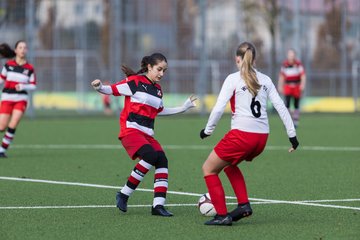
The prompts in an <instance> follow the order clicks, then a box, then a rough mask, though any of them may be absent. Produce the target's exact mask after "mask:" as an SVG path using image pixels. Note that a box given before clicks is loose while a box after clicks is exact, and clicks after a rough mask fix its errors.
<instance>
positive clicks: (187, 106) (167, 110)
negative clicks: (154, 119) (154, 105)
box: [158, 95, 197, 116]
mask: <svg viewBox="0 0 360 240" xmlns="http://www.w3.org/2000/svg"><path fill="white" fill-rule="evenodd" d="M196 99H197V98H196V97H195V96H193V95H191V96H190V97H189V98H188V99H187V100H186V101H185V102H184V104H183V105H182V106H180V107H173V108H166V107H164V108H162V110H161V112H159V114H158V115H159V116H169V115H174V114H178V113H183V112H186V111H187V110H189V109H190V108H193V107H196V104H195V101H196Z"/></svg>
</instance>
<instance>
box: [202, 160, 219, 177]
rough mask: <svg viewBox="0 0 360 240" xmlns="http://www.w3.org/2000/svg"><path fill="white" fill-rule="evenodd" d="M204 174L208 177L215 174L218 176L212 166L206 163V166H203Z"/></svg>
mask: <svg viewBox="0 0 360 240" xmlns="http://www.w3.org/2000/svg"><path fill="white" fill-rule="evenodd" d="M201 169H202V172H203V175H204V176H208V175H213V174H217V173H216V172H215V171H214V169H212V168H211V166H210V165H209V164H208V163H207V162H206V161H205V162H204V164H203V165H202V168H201Z"/></svg>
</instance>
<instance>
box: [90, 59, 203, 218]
mask: <svg viewBox="0 0 360 240" xmlns="http://www.w3.org/2000/svg"><path fill="white" fill-rule="evenodd" d="M167 68H168V66H167V60H166V58H165V56H164V55H162V54H161V53H154V54H152V55H151V56H145V57H144V58H143V59H142V61H141V69H140V70H139V71H138V72H136V73H135V72H134V71H133V70H131V69H130V68H128V67H125V66H123V67H122V70H123V72H124V73H125V75H126V76H127V78H126V79H124V80H122V81H120V82H118V83H116V84H113V85H102V83H101V81H100V80H98V79H96V80H94V81H93V82H92V83H91V84H92V86H93V87H94V89H95V90H97V91H98V92H100V93H103V94H109V95H110V94H113V95H115V96H125V103H124V109H123V110H122V112H121V115H120V134H119V139H120V140H121V143H122V144H123V146H124V148H125V150H126V151H127V153H128V154H129V156H130V157H131V158H132V159H133V160H134V159H136V158H139V159H140V161H139V162H138V163H137V164H136V166H135V168H134V170H133V171H132V172H131V175H130V177H129V178H128V181H127V183H126V184H125V186H124V187H123V188H122V189H121V191H119V192H118V193H117V194H116V202H117V204H116V205H117V207H118V208H119V209H120V210H121V211H123V212H126V211H127V201H128V198H129V196H130V195H131V194H132V193H133V192H134V190H135V189H136V187H137V186H138V185H139V183H140V182H141V181H142V180H143V178H144V176H145V175H146V173H147V172H148V171H149V170H150V168H151V167H152V166H155V177H154V201H153V206H152V209H151V213H152V215H158V216H164V217H170V216H173V214H172V213H171V212H169V211H167V210H166V209H165V208H164V205H165V200H166V192H167V189H168V160H167V158H166V156H165V153H164V150H163V149H162V147H161V145H160V144H159V142H158V141H156V140H155V139H154V138H153V135H154V121H155V118H156V116H157V115H172V114H176V113H181V112H185V111H186V110H188V109H190V108H192V107H194V106H195V104H194V101H195V100H196V99H195V98H194V97H192V96H191V97H190V98H189V99H187V101H186V102H185V103H184V104H183V106H181V107H175V108H165V107H164V106H163V101H162V97H163V92H162V90H161V86H160V85H159V84H158V82H159V81H160V80H161V78H162V77H163V76H164V73H165V71H166V70H167Z"/></svg>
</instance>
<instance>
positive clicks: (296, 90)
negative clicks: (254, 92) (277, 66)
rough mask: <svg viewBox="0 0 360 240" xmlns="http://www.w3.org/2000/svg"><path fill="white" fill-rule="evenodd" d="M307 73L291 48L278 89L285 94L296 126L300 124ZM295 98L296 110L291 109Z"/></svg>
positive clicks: (283, 66) (282, 67) (286, 103)
mask: <svg viewBox="0 0 360 240" xmlns="http://www.w3.org/2000/svg"><path fill="white" fill-rule="evenodd" d="M305 83H306V75H305V70H304V67H303V65H302V64H301V62H300V60H298V59H296V53H295V50H293V49H289V50H288V52H287V59H286V60H285V61H284V62H283V64H282V65H281V70H280V76H279V81H278V91H279V92H280V93H281V94H283V95H284V96H285V105H286V107H287V108H288V109H289V111H290V114H291V117H292V119H293V121H294V124H295V127H297V126H298V125H299V117H300V98H301V95H302V92H303V91H304V89H305ZM291 99H293V102H294V110H293V111H291V110H290V102H291Z"/></svg>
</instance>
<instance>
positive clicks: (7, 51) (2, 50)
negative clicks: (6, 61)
mask: <svg viewBox="0 0 360 240" xmlns="http://www.w3.org/2000/svg"><path fill="white" fill-rule="evenodd" d="M0 55H1V56H2V57H3V58H13V57H15V56H16V54H15V51H14V50H13V49H12V48H11V47H10V46H9V44H7V43H2V44H0Z"/></svg>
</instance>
